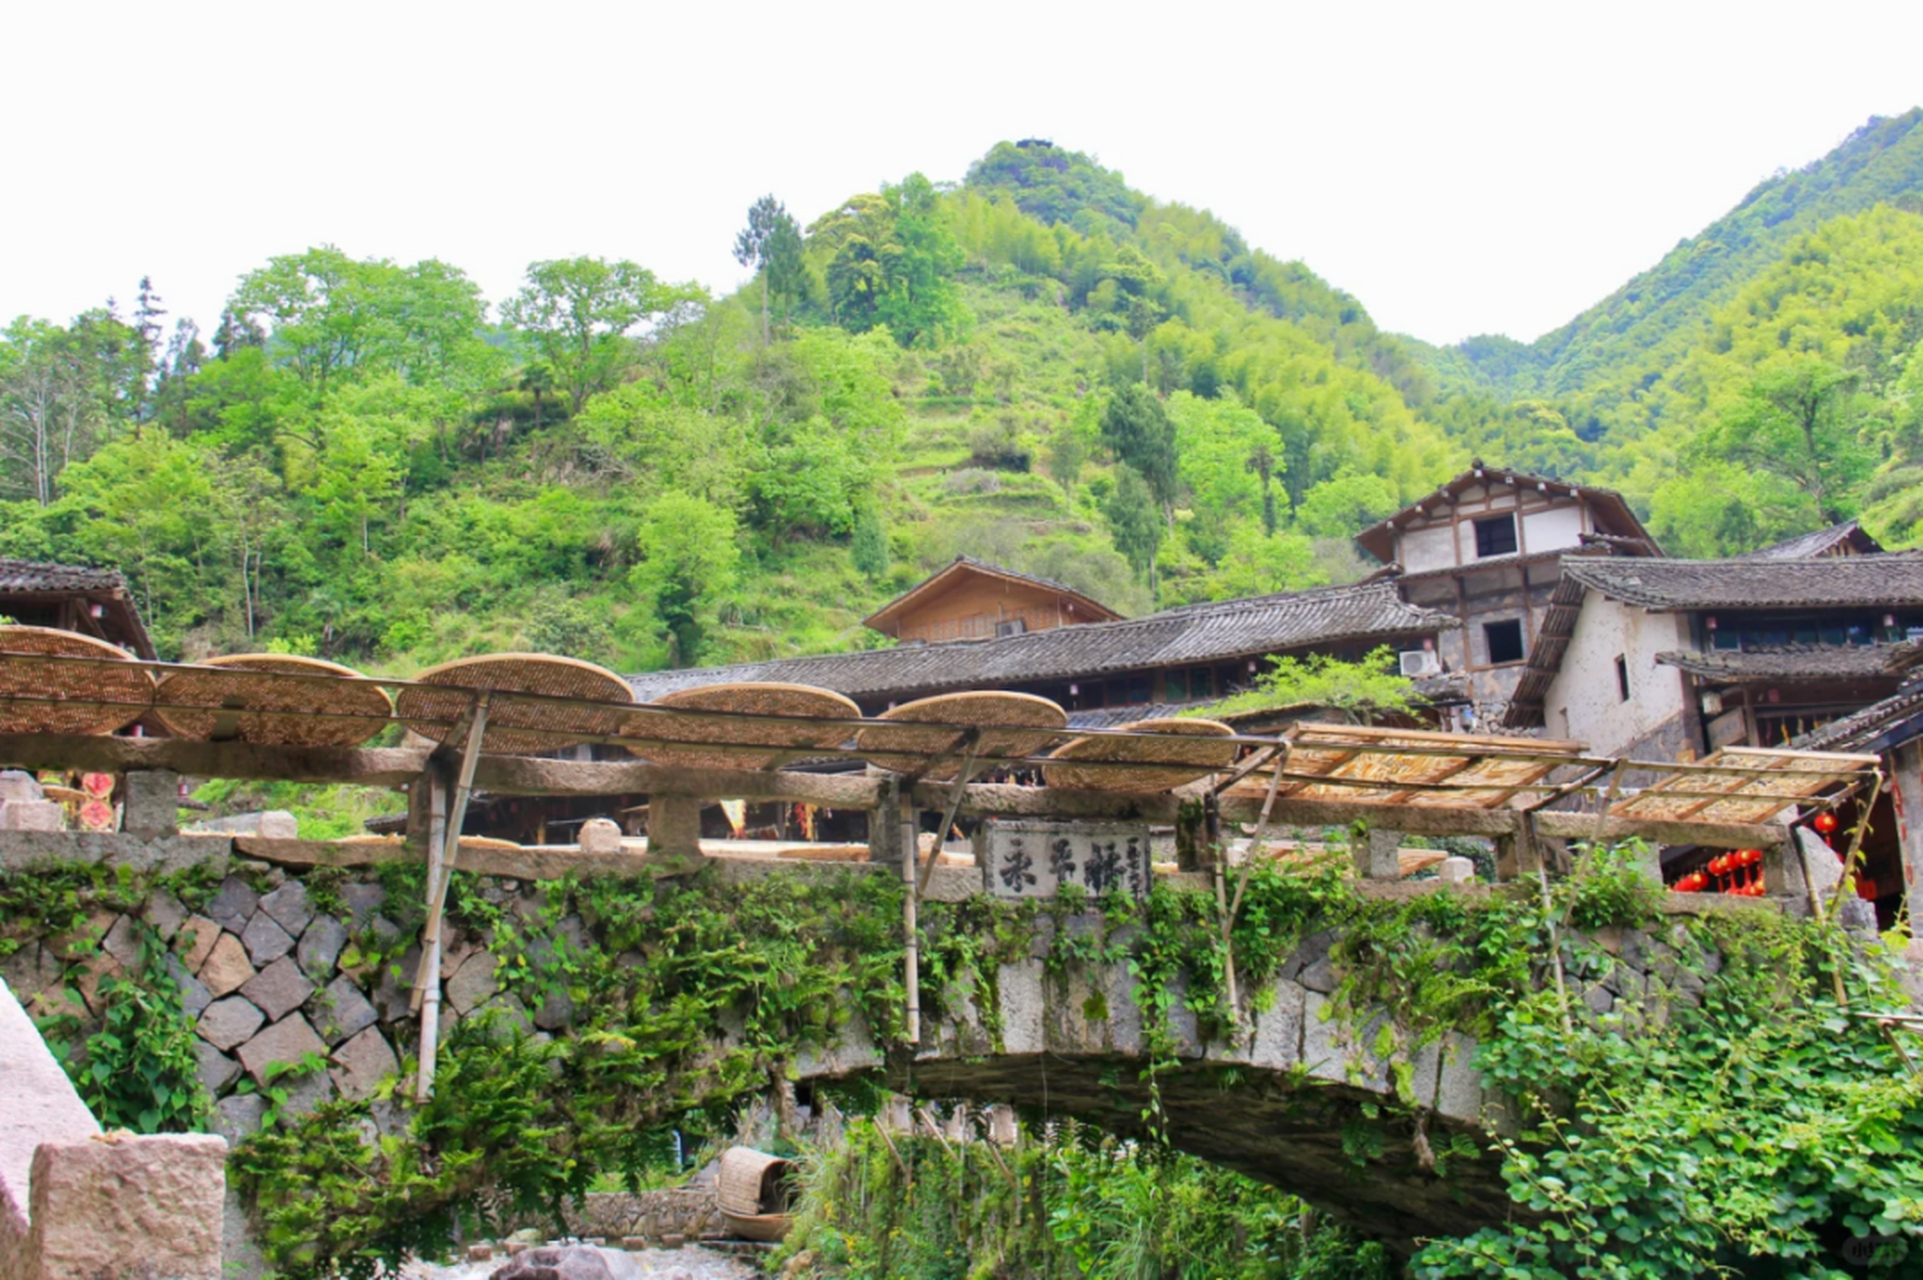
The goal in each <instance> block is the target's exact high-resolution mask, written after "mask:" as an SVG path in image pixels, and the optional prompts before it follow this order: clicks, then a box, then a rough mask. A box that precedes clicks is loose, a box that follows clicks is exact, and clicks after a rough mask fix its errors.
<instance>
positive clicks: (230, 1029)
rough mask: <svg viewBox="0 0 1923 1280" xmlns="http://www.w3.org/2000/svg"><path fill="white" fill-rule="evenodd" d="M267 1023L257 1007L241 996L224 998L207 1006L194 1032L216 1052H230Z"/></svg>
mask: <svg viewBox="0 0 1923 1280" xmlns="http://www.w3.org/2000/svg"><path fill="white" fill-rule="evenodd" d="M265 1021H267V1018H266V1016H265V1015H264V1014H262V1013H261V1011H260V1008H259V1006H257V1005H256V1004H254V1002H253V1001H251V1000H248V999H246V998H245V997H243V996H228V997H227V998H226V999H225V1000H216V1001H214V1003H212V1004H210V1005H208V1006H207V1010H206V1012H204V1013H202V1014H201V1015H200V1021H199V1022H198V1023H196V1024H195V1025H194V1031H195V1032H196V1033H197V1034H198V1035H199V1036H200V1038H201V1039H202V1040H205V1041H206V1042H207V1043H208V1044H211V1045H213V1046H214V1047H215V1048H216V1049H221V1050H231V1049H233V1048H234V1047H235V1046H236V1045H240V1044H244V1043H246V1042H247V1040H248V1038H249V1037H251V1036H252V1035H253V1034H254V1033H255V1032H256V1031H258V1030H260V1027H261V1024H262V1023H263V1022H265Z"/></svg>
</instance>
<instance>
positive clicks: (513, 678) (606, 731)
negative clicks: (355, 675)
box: [394, 653, 634, 755]
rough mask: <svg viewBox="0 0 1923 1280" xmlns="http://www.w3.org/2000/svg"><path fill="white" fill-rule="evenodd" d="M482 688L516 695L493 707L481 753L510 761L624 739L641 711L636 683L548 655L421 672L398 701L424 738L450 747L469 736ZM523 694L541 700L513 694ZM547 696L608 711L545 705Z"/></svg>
mask: <svg viewBox="0 0 1923 1280" xmlns="http://www.w3.org/2000/svg"><path fill="white" fill-rule="evenodd" d="M436 686H439V687H436ZM478 689H492V690H494V691H495V692H496V694H497V695H508V696H497V697H495V698H494V699H492V700H491V702H490V703H489V706H488V712H487V736H486V737H484V738H483V739H482V740H481V750H483V751H492V752H499V753H501V754H504V755H538V754H540V753H541V752H543V751H558V750H560V749H561V748H563V747H571V746H573V745H575V744H576V743H578V742H581V741H583V740H585V739H588V738H597V737H607V736H610V735H613V734H616V733H619V732H620V731H621V719H622V717H623V716H624V715H626V714H627V709H628V708H630V707H632V706H633V705H634V693H633V691H632V690H630V689H629V688H628V682H627V681H625V680H623V679H622V678H621V677H620V676H617V675H615V674H614V672H612V671H609V670H608V669H607V668H605V667H597V666H595V665H594V664H593V663H592V662H582V661H580V660H579V659H576V658H558V657H555V656H554V655H553V654H548V653H493V654H488V655H487V656H485V657H480V658H459V659H456V660H455V661H453V662H444V663H442V664H441V665H440V666H438V667H430V668H428V669H427V670H426V671H423V672H421V674H420V675H418V676H415V677H414V683H413V684H411V685H409V686H407V687H406V688H404V689H402V690H401V691H400V693H399V694H398V695H397V696H396V697H395V699H394V714H395V715H397V716H399V717H400V719H401V720H403V721H404V722H405V723H406V724H407V727H408V728H409V729H412V730H413V731H414V732H415V733H418V734H420V735H421V736H422V737H425V738H430V739H432V740H433V741H435V742H446V741H448V740H449V738H451V737H452V736H453V735H455V734H456V733H458V732H460V731H461V724H462V722H463V720H464V717H465V716H466V714H467V711H468V708H469V707H471V706H472V705H473V703H474V691H475V690H478ZM517 693H519V694H534V695H537V696H536V697H533V698H516V697H513V696H512V695H514V694H517ZM543 697H546V698H573V699H578V700H580V701H582V702H592V703H603V704H606V705H605V707H600V706H581V705H578V704H575V703H557V702H543V701H541V700H540V698H543Z"/></svg>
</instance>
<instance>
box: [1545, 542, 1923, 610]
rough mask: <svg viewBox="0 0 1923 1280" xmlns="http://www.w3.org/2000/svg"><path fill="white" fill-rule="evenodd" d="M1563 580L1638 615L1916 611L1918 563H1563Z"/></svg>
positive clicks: (1921, 562)
mask: <svg viewBox="0 0 1923 1280" xmlns="http://www.w3.org/2000/svg"><path fill="white" fill-rule="evenodd" d="M1562 572H1563V577H1564V579H1565V580H1574V581H1575V582H1578V583H1580V584H1582V585H1583V586H1586V587H1591V588H1593V589H1595V590H1597V591H1600V592H1601V593H1602V594H1604V595H1606V596H1608V597H1610V598H1611V599H1613V600H1620V601H1623V602H1624V603H1625V604H1633V605H1640V606H1641V607H1642V608H1645V609H1726V610H1732V611H1735V610H1743V609H1819V608H1833V609H1834V608H1843V609H1847V608H1885V607H1898V606H1903V607H1910V606H1923V556H1908V555H1868V556H1828V557H1824V558H1822V559H1815V560H1617V559H1613V558H1611V559H1607V560H1604V559H1575V558H1571V559H1568V560H1564V561H1563V566H1562Z"/></svg>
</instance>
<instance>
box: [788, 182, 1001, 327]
mask: <svg viewBox="0 0 1923 1280" xmlns="http://www.w3.org/2000/svg"><path fill="white" fill-rule="evenodd" d="M813 239H814V240H815V241H816V242H818V243H820V244H822V245H823V246H824V247H825V248H826V249H827V250H828V251H829V252H830V254H831V257H830V260H829V264H828V292H829V298H830V302H831V305H832V306H833V308H834V314H835V319H836V321H837V322H838V323H839V324H840V325H841V326H842V327H843V328H845V329H847V330H849V331H850V332H852V333H865V332H867V331H868V330H870V329H873V328H875V327H877V326H885V327H886V328H887V330H888V332H889V333H890V334H892V335H893V336H894V339H895V341H897V342H899V343H900V344H901V345H902V346H904V347H910V346H915V345H916V344H918V343H919V344H921V345H924V346H926V345H932V344H933V343H935V342H937V341H939V340H940V339H941V338H942V336H943V335H945V334H947V333H950V332H954V331H956V330H959V329H961V328H962V327H964V326H965V325H966V324H967V322H968V311H967V308H966V307H964V306H963V305H962V301H961V293H960V291H959V289H958V288H957V287H956V284H955V280H954V274H955V272H956V271H957V270H959V269H960V267H961V265H962V263H963V262H964V261H965V255H964V254H963V252H962V248H961V244H960V242H959V241H958V240H956V239H955V234H954V231H953V230H952V229H951V228H950V227H949V225H948V215H947V212H946V210H945V209H944V208H943V206H942V201H941V197H940V193H938V192H937V191H936V190H935V185H934V184H933V183H932V182H930V181H929V180H928V179H927V178H925V177H923V176H922V175H921V174H919V173H913V174H910V175H909V176H908V177H907V178H905V179H903V180H902V181H901V182H900V183H899V184H898V185H895V186H889V187H884V188H883V189H882V191H881V193H880V194H879V195H866V196H857V197H856V198H855V199H853V200H850V201H848V202H847V203H846V204H844V205H842V206H841V208H839V209H837V210H835V211H834V212H833V213H831V214H829V215H828V216H826V217H825V218H822V219H821V220H820V221H819V222H817V223H816V224H815V227H814V232H813Z"/></svg>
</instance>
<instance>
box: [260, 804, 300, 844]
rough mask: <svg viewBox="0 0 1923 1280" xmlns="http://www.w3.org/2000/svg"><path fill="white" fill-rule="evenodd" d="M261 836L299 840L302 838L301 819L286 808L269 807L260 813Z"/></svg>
mask: <svg viewBox="0 0 1923 1280" xmlns="http://www.w3.org/2000/svg"><path fill="white" fill-rule="evenodd" d="M260 838H261V839H263V840H298V839H300V821H299V819H297V818H295V817H294V815H293V814H291V813H289V812H287V810H285V809H269V810H268V811H267V812H266V813H263V814H261V815H260Z"/></svg>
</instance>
